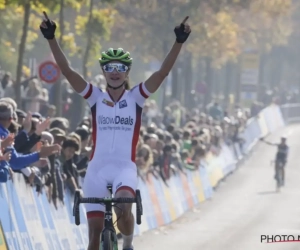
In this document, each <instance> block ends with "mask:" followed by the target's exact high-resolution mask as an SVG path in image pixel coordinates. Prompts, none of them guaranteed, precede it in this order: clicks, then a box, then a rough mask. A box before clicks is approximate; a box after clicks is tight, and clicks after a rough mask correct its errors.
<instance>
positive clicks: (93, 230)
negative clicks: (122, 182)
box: [83, 168, 109, 250]
mask: <svg viewBox="0 0 300 250" xmlns="http://www.w3.org/2000/svg"><path fill="white" fill-rule="evenodd" d="M83 193H84V197H98V198H103V197H107V196H109V192H108V190H107V181H106V180H105V179H104V178H102V177H101V176H99V175H97V172H96V171H93V169H92V168H88V170H87V173H86V176H85V178H84V184H83ZM85 207H86V212H87V220H88V227H89V246H88V250H99V244H100V235H101V232H102V230H103V226H104V211H105V207H104V206H103V205H99V204H86V205H85Z"/></svg>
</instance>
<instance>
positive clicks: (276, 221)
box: [120, 124, 300, 250]
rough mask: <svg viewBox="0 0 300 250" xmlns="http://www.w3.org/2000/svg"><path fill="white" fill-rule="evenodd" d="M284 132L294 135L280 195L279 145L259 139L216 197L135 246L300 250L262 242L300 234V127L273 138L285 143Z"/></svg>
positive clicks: (148, 249)
mask: <svg viewBox="0 0 300 250" xmlns="http://www.w3.org/2000/svg"><path fill="white" fill-rule="evenodd" d="M282 135H285V136H287V137H288V139H287V143H288V145H289V146H290V153H289V158H288V163H287V166H286V183H285V187H284V188H283V189H282V190H281V192H280V193H276V192H275V179H274V166H271V160H273V159H274V156H275V153H276V147H273V146H269V145H265V144H264V143H262V142H259V144H258V145H256V147H255V149H254V151H253V153H252V156H251V157H249V159H248V160H246V162H245V163H244V164H243V165H242V166H241V167H240V168H239V169H238V170H237V171H236V172H235V173H234V174H233V175H231V176H229V177H228V178H227V180H226V181H225V182H223V183H221V184H220V186H219V188H218V190H217V191H216V192H215V194H214V195H213V198H212V200H210V201H206V202H204V203H202V204H200V205H199V206H198V207H196V208H194V209H193V211H190V212H188V213H186V214H185V215H183V216H182V217H181V218H180V219H178V220H177V221H175V222H174V223H172V224H170V225H167V226H165V227H162V228H160V229H157V230H153V231H150V232H147V233H145V234H143V235H142V236H139V237H136V238H135V239H134V246H135V249H136V250H154V249H157V250H180V249H183V250H201V249H203V250H260V249H261V250H299V249H300V242H286V243H272V244H267V243H265V242H263V243H261V235H270V236H271V235H294V236H295V237H297V238H296V239H298V235H300V188H299V186H300V125H298V124H294V125H290V126H288V127H286V128H284V129H282V130H280V131H278V132H277V133H276V134H274V135H271V136H269V137H268V138H267V140H268V141H271V142H279V140H280V136H282ZM120 241H122V240H120ZM120 243H121V242H120ZM120 248H121V247H120ZM121 249H122V248H121Z"/></svg>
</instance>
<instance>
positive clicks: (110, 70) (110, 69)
mask: <svg viewBox="0 0 300 250" xmlns="http://www.w3.org/2000/svg"><path fill="white" fill-rule="evenodd" d="M103 69H104V71H105V72H113V71H114V69H115V68H114V67H112V65H111V64H106V65H105V66H104V67H103Z"/></svg>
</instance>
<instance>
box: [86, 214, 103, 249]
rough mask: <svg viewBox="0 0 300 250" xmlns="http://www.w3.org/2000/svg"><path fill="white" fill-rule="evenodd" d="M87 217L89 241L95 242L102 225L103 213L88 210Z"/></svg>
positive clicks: (98, 237) (97, 239)
mask: <svg viewBox="0 0 300 250" xmlns="http://www.w3.org/2000/svg"><path fill="white" fill-rule="evenodd" d="M87 219H88V225H89V241H90V243H93V242H94V243H97V242H98V241H99V239H100V234H101V232H102V230H103V226H104V213H103V212H100V211H93V212H88V213H87Z"/></svg>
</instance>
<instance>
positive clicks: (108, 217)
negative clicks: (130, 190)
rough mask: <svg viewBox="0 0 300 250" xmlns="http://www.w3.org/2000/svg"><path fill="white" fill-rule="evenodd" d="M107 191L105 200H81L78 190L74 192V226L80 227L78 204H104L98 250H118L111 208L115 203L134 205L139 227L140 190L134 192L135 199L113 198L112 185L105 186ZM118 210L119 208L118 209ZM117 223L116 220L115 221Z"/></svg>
mask: <svg viewBox="0 0 300 250" xmlns="http://www.w3.org/2000/svg"><path fill="white" fill-rule="evenodd" d="M107 189H108V190H109V191H110V194H111V196H110V197H105V198H96V197H87V198H82V197H81V194H80V190H76V191H75V197H74V207H73V216H75V224H76V225H77V226H79V225H80V213H79V205H80V203H93V204H104V205H105V213H104V218H105V220H104V228H103V230H102V233H101V240H100V250H118V238H117V234H116V230H115V228H114V223H113V214H112V207H117V208H119V207H118V206H117V205H115V204H117V203H136V223H137V224H138V225H140V224H141V223H142V219H141V217H142V215H143V206H142V198H141V193H140V190H138V189H137V190H136V197H135V198H113V194H112V185H111V184H109V185H107ZM119 209H120V208H119ZM117 221H118V220H117Z"/></svg>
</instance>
